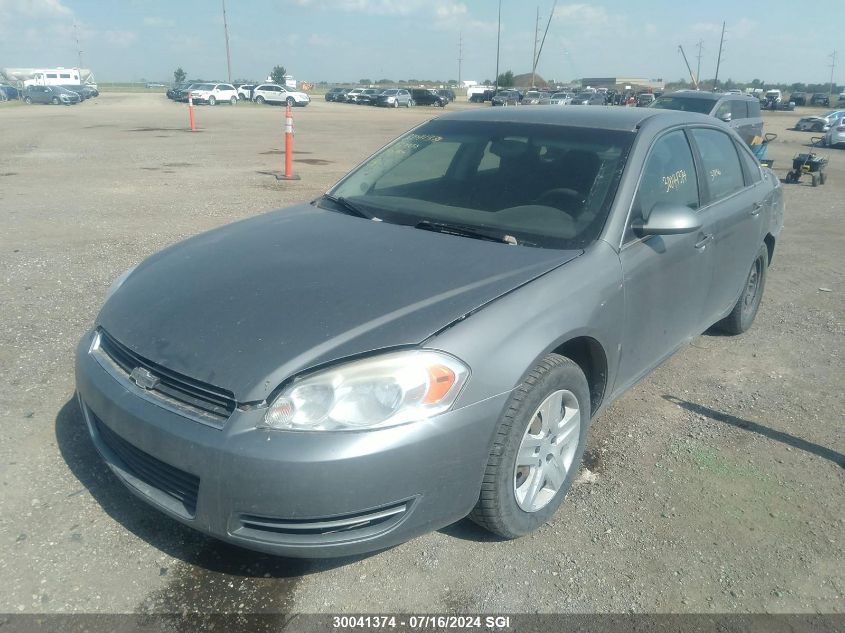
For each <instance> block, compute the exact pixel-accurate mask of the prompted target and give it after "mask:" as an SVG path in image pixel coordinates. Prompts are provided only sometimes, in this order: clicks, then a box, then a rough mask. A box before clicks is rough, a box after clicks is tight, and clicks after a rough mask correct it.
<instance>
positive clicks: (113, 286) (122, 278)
mask: <svg viewBox="0 0 845 633" xmlns="http://www.w3.org/2000/svg"><path fill="white" fill-rule="evenodd" d="M137 267H138V266H137V264H136V265H135V266H133V267H132V268H130V269H129V270H126V271H124V272H123V273H122V274H121V275H120V277H118V278H117V279H115V280H114V281H113V282H112V284H111V286H109V289H108V290H107V291H106V299H105V300H106V301H108V300H109V298H110V297H111V296H112V295H113V294H114V293H115V292H117V290H118V288H120V287H121V286H122V285H123V282H124V281H126V279H127V278H128V277H129V275H131V274H132V271H134V270H135V269H136V268H137Z"/></svg>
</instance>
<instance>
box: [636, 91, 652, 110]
mask: <svg viewBox="0 0 845 633" xmlns="http://www.w3.org/2000/svg"><path fill="white" fill-rule="evenodd" d="M654 101H655V98H654V95H653V94H652V93H650V92H643V93H642V94H638V95H637V107H638V108H647V107H648V106H650V105H651V104H652V103H654Z"/></svg>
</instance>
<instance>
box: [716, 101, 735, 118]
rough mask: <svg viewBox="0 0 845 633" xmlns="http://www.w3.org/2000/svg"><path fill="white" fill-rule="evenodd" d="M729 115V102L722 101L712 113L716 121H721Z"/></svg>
mask: <svg viewBox="0 0 845 633" xmlns="http://www.w3.org/2000/svg"><path fill="white" fill-rule="evenodd" d="M730 113H731V102H730V101H723V102H722V103H720V104H719V107H717V108H716V111H715V112H714V113H713V116H714V117H716V118H717V119H722V118H724V117H726V116H727V115H729V114H730Z"/></svg>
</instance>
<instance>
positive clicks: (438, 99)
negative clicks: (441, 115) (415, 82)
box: [411, 88, 449, 108]
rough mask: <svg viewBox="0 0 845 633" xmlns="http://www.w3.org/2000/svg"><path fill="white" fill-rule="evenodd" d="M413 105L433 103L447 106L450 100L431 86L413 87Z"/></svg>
mask: <svg viewBox="0 0 845 633" xmlns="http://www.w3.org/2000/svg"><path fill="white" fill-rule="evenodd" d="M411 100H412V101H413V103H412V105H433V106H438V107H440V108H445V107H446V104H447V103H449V100H448V99H447V98H446V97H444V96H442V95H439V94H437V91H436V90H433V89H430V88H413V89H412V90H411Z"/></svg>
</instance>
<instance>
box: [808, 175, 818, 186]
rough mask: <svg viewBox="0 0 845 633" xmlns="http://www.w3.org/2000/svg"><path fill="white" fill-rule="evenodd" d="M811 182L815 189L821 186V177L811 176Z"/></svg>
mask: <svg viewBox="0 0 845 633" xmlns="http://www.w3.org/2000/svg"><path fill="white" fill-rule="evenodd" d="M810 178H811V182H812V185H813V186H814V187H818V186H819V177H818V176H817V175H816V174H810Z"/></svg>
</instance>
